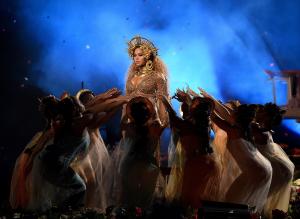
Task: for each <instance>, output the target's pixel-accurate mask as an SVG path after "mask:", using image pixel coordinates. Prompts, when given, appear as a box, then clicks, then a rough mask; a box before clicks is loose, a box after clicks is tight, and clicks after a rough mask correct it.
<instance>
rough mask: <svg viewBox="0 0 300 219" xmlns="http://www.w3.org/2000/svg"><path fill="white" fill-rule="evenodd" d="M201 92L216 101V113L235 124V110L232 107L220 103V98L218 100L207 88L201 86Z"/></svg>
mask: <svg viewBox="0 0 300 219" xmlns="http://www.w3.org/2000/svg"><path fill="white" fill-rule="evenodd" d="M198 89H199V91H200V94H201V95H202V96H204V97H206V98H209V99H211V100H213V101H214V103H215V109H214V114H215V113H217V114H219V115H220V116H221V117H222V118H223V119H224V120H226V121H227V122H228V123H229V124H234V118H233V110H230V108H228V107H226V106H224V105H223V104H222V103H220V102H219V101H218V100H216V99H215V98H214V97H213V96H211V95H210V94H208V93H207V92H206V91H205V90H203V89H202V88H199V87H198Z"/></svg>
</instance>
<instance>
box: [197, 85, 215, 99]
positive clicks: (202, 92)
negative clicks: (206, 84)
mask: <svg viewBox="0 0 300 219" xmlns="http://www.w3.org/2000/svg"><path fill="white" fill-rule="evenodd" d="M198 90H199V91H200V94H201V95H202V96H203V97H207V98H210V99H213V97H212V96H211V95H210V94H208V93H207V92H206V91H205V90H204V89H202V88H201V87H198Z"/></svg>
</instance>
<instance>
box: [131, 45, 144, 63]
mask: <svg viewBox="0 0 300 219" xmlns="http://www.w3.org/2000/svg"><path fill="white" fill-rule="evenodd" d="M133 61H134V64H135V65H136V66H138V67H142V66H144V65H145V63H146V58H145V56H144V54H143V51H142V50H141V48H136V49H135V50H134V54H133Z"/></svg>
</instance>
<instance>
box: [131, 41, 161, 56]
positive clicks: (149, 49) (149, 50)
mask: <svg viewBox="0 0 300 219" xmlns="http://www.w3.org/2000/svg"><path fill="white" fill-rule="evenodd" d="M127 44H128V54H129V56H130V57H132V58H133V57H134V52H135V50H136V49H137V48H140V49H141V50H142V52H143V55H144V56H145V58H146V60H149V59H150V57H151V55H153V57H155V56H157V48H156V47H155V46H154V44H153V43H152V42H151V41H149V40H148V39H146V38H143V37H140V36H136V37H134V38H132V39H131V40H130V41H129V42H128V43H127Z"/></svg>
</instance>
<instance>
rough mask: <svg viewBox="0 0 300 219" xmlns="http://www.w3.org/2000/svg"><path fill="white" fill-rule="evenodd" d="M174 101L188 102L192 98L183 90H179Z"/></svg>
mask: <svg viewBox="0 0 300 219" xmlns="http://www.w3.org/2000/svg"><path fill="white" fill-rule="evenodd" d="M173 98H174V99H176V100H178V101H179V102H182V103H183V102H187V101H188V100H189V99H190V97H189V95H188V93H186V92H184V91H183V90H180V89H177V90H176V93H175V95H174V96H173Z"/></svg>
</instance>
